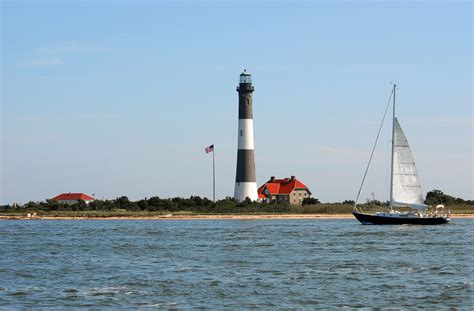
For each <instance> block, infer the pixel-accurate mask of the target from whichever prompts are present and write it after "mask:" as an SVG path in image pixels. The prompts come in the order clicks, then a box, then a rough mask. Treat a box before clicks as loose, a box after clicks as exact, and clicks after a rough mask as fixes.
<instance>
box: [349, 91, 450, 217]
mask: <svg viewBox="0 0 474 311" xmlns="http://www.w3.org/2000/svg"><path fill="white" fill-rule="evenodd" d="M396 89H397V85H396V84H394V85H393V90H392V94H391V96H392V95H393V115H392V148H391V149H392V150H391V151H392V163H391V170H390V171H391V174H390V176H391V179H390V206H389V210H388V211H387V212H377V213H375V214H368V213H364V212H363V211H362V210H361V209H360V208H358V207H357V200H358V198H359V195H360V191H361V189H362V186H363V184H364V180H365V177H366V175H367V172H368V168H369V165H370V161H371V159H372V156H373V153H374V150H375V146H376V144H377V140H378V137H379V135H380V130H381V129H382V125H383V120H382V125H381V126H380V129H379V135H377V139H376V141H375V145H374V148H373V149H372V155H371V157H370V160H369V164H368V165H367V168H366V171H365V175H364V178H363V179H362V183H361V186H360V189H359V194H358V195H357V199H356V201H355V203H354V208H353V211H352V214H353V215H354V216H355V218H357V220H359V221H360V222H361V223H362V224H381V225H382V224H384V225H402V224H412V225H439V224H444V223H447V222H449V221H450V213H449V211H446V210H445V209H444V206H443V205H438V206H437V207H436V209H435V210H434V211H433V210H432V209H431V208H430V206H428V205H425V204H424V200H423V193H422V191H421V185H420V179H419V177H418V172H417V170H416V165H415V160H414V159H413V155H412V153H411V150H410V146H409V145H408V140H407V138H406V136H405V133H404V132H403V130H402V127H401V126H400V123H399V122H398V119H397V117H396V116H395V93H396ZM389 104H390V99H389ZM387 110H388V106H387V109H386V111H385V113H386V112H387ZM384 119H385V116H384ZM397 208H404V210H408V211H399V210H397ZM429 210H431V211H430V212H428V211H429Z"/></svg>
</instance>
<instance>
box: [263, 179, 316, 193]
mask: <svg viewBox="0 0 474 311" xmlns="http://www.w3.org/2000/svg"><path fill="white" fill-rule="evenodd" d="M266 189H267V190H268V191H269V192H270V194H271V195H277V194H286V195H287V194H290V193H291V192H292V191H293V190H295V189H298V190H308V192H309V189H308V187H306V185H305V184H303V183H302V182H301V181H299V180H298V179H296V178H294V177H292V178H283V179H275V178H272V179H270V180H269V181H267V182H266V183H265V184H264V185H262V186H261V187H260V188H258V194H259V197H260V194H263V195H265V190H266Z"/></svg>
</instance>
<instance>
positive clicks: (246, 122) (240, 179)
mask: <svg viewBox="0 0 474 311" xmlns="http://www.w3.org/2000/svg"><path fill="white" fill-rule="evenodd" d="M239 82H240V83H239V86H237V92H238V93H239V132H238V141H239V143H238V148H237V149H238V150H237V173H236V177H235V191H234V198H235V199H237V200H238V201H240V202H241V201H244V200H245V199H246V198H247V197H248V198H249V199H250V200H252V201H256V200H257V199H258V194H257V179H256V177H255V154H254V143H253V112H252V93H253V91H254V87H253V85H252V75H251V74H250V73H248V72H247V71H246V70H244V72H242V73H241V74H240V81H239Z"/></svg>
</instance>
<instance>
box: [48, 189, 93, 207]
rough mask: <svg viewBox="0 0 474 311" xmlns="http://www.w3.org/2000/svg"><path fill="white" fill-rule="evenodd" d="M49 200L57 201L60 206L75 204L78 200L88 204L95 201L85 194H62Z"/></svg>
mask: <svg viewBox="0 0 474 311" xmlns="http://www.w3.org/2000/svg"><path fill="white" fill-rule="evenodd" d="M51 200H53V201H57V202H59V203H62V204H76V203H77V202H79V200H82V201H84V202H86V204H89V203H90V202H92V201H94V200H95V199H94V198H93V197H91V196H89V195H87V194H85V193H71V192H69V193H63V194H60V195H58V196H55V197H54V198H52V199H51Z"/></svg>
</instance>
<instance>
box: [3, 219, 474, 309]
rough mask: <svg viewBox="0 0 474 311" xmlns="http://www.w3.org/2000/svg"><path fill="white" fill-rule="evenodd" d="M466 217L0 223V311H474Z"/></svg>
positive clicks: (472, 248) (471, 233)
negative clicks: (443, 220)
mask: <svg viewBox="0 0 474 311" xmlns="http://www.w3.org/2000/svg"><path fill="white" fill-rule="evenodd" d="M473 271H474V219H454V220H453V221H452V223H450V224H448V225H441V226H370V225H360V224H359V223H358V222H357V221H356V220H355V219H340V220H329V219H327V220H326V219H315V220H311V219H310V220H71V221H61V220H50V221H46V220H43V221H41V220H36V221H35V220H30V221H1V222H0V309H6V310H10V309H25V308H26V309H29V308H33V309H34V308H38V309H44V310H47V309H64V308H69V309H80V308H85V309H130V308H140V309H147V308H165V309H189V308H201V309H217V310H226V309H227V310H234V309H251V308H261V309H290V308H296V309H301V308H306V309H318V308H320V309H328V308H330V309H338V308H350V309H359V308H360V309H371V308H388V309H416V308H420V309H421V308H422V309H427V310H439V309H449V308H454V309H459V310H462V309H465V310H469V309H471V310H472V309H473V308H474V307H473V306H474V292H473V284H474V277H473V276H474V274H473Z"/></svg>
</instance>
